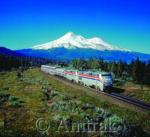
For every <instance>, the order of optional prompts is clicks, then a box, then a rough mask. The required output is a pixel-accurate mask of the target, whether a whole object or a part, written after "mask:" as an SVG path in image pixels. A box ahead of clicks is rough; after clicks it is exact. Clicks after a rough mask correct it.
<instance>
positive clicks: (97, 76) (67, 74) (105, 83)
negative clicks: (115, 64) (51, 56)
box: [41, 65, 113, 92]
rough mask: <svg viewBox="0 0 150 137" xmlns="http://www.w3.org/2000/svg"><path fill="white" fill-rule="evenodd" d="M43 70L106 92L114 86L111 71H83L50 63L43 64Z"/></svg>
mask: <svg viewBox="0 0 150 137" xmlns="http://www.w3.org/2000/svg"><path fill="white" fill-rule="evenodd" d="M41 71H43V72H45V73H47V74H50V75H56V76H60V77H63V78H66V79H68V80H70V81H72V82H76V83H79V84H82V85H84V86H88V87H93V88H96V89H97V90H98V91H103V92H105V91H106V90H107V89H111V88H112V86H113V78H112V73H111V72H103V71H93V70H88V71H81V70H76V69H69V68H63V67H58V66H50V65H41Z"/></svg>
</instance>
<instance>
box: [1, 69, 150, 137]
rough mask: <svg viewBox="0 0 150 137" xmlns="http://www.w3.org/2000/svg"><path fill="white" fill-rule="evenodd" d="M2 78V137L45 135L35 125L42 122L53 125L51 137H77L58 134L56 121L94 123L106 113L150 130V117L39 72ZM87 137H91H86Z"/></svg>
mask: <svg viewBox="0 0 150 137" xmlns="http://www.w3.org/2000/svg"><path fill="white" fill-rule="evenodd" d="M0 77H1V79H0V87H1V89H0V98H1V99H3V102H1V103H0V105H1V106H0V113H1V116H2V117H1V118H0V121H1V122H0V123H1V124H0V127H1V131H2V132H0V134H1V136H6V135H8V136H10V135H13V136H15V135H17V134H19V136H20V137H21V136H39V135H40V134H41V132H38V130H37V129H36V124H35V123H36V120H37V119H39V118H44V119H47V120H50V121H51V122H52V123H51V124H52V126H51V128H50V130H48V132H49V136H54V135H55V136H68V137H69V136H77V133H75V134H74V133H69V134H68V133H62V132H61V133H55V130H56V128H57V124H56V123H55V122H54V121H55V120H59V118H63V119H64V120H66V119H71V120H73V121H74V122H77V121H80V122H81V121H83V120H84V119H86V117H87V118H92V119H93V118H94V117H95V116H98V115H99V116H100V115H101V111H102V110H105V111H104V112H105V115H101V118H104V119H107V118H109V117H112V118H113V119H114V122H116V123H120V122H121V121H120V120H121V118H123V119H124V120H127V121H128V122H131V123H136V124H137V125H141V126H142V127H143V128H144V129H145V130H147V131H148V129H149V124H148V121H146V120H144V121H143V119H147V118H148V115H147V114H145V113H139V112H133V111H131V110H128V109H125V108H121V107H118V106H117V105H112V104H110V103H108V102H106V101H104V100H103V99H100V98H97V97H93V96H91V95H88V93H87V94H85V92H84V91H83V90H81V89H76V88H72V87H71V86H70V85H64V84H63V83H61V82H58V81H57V80H54V79H52V78H51V77H48V76H47V75H45V74H43V73H41V72H40V71H39V70H38V69H30V70H27V71H24V72H23V73H22V75H21V77H18V76H17V73H16V71H12V72H7V73H4V72H3V73H0ZM1 101H2V100H1ZM64 106H65V107H64ZM63 107H64V108H63ZM93 109H95V111H93ZM102 121H103V120H102ZM104 121H105V120H104ZM104 121H103V122H104ZM105 122H106V121H105ZM106 123H107V122H106ZM53 124H54V125H53ZM120 124H121V123H120ZM130 128H131V127H130ZM132 128H133V129H134V128H138V130H137V129H136V132H138V135H139V136H140V137H141V135H143V134H145V133H143V131H142V130H141V128H140V127H138V126H133V127H132ZM131 132H132V130H131ZM12 133H13V134H12ZM130 134H134V133H133V132H132V133H130ZM80 135H81V134H80ZM80 135H78V136H80ZM83 135H84V136H87V135H86V134H85V133H83ZM41 136H42V135H41ZM95 136H97V134H95ZM144 136H145V137H146V136H147V135H146V134H145V135H144ZM115 137H116V135H115Z"/></svg>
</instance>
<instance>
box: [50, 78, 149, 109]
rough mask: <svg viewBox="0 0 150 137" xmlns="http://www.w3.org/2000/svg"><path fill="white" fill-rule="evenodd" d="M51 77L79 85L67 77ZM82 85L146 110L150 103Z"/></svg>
mask: <svg viewBox="0 0 150 137" xmlns="http://www.w3.org/2000/svg"><path fill="white" fill-rule="evenodd" d="M50 76H52V75H50ZM52 77H53V78H55V79H57V80H61V81H66V82H67V83H70V84H74V85H78V86H81V85H79V84H77V83H74V82H71V81H69V80H67V79H64V78H62V77H59V76H52ZM83 87H85V88H87V89H89V90H90V91H92V92H96V93H98V94H103V95H105V96H108V97H111V98H113V99H116V100H119V101H122V102H125V103H128V104H129V105H133V106H136V107H138V108H142V109H144V110H148V111H149V110H150V104H149V103H145V102H143V101H141V100H137V99H134V98H131V97H129V96H125V95H122V94H117V93H114V92H112V93H107V92H100V91H97V90H96V89H93V88H90V87H87V86H82V88H83Z"/></svg>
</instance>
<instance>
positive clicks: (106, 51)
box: [17, 32, 150, 62]
mask: <svg viewBox="0 0 150 137" xmlns="http://www.w3.org/2000/svg"><path fill="white" fill-rule="evenodd" d="M17 53H21V54H24V55H27V56H31V57H40V58H46V59H54V60H63V61H70V60H73V59H76V58H84V59H89V58H97V59H99V58H103V59H104V60H107V61H112V60H113V61H118V60H122V61H125V62H130V61H132V60H133V59H136V58H139V59H140V60H142V61H148V60H150V55H149V54H144V53H138V52H134V51H132V52H131V51H130V50H127V49H121V48H118V47H115V46H112V45H111V44H108V43H107V42H105V41H103V40H102V39H101V38H97V37H95V38H91V39H86V38H84V37H82V36H80V35H75V34H74V33H72V32H69V33H67V34H65V35H64V36H62V37H61V38H59V39H57V40H54V41H51V42H48V43H45V44H41V45H36V46H33V47H32V48H29V49H22V50H17Z"/></svg>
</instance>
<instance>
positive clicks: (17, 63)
mask: <svg viewBox="0 0 150 137" xmlns="http://www.w3.org/2000/svg"><path fill="white" fill-rule="evenodd" d="M52 62H53V61H52V60H48V59H43V58H33V57H27V56H9V55H8V56H7V55H2V54H0V71H6V70H12V69H17V68H19V67H24V68H29V67H33V66H37V67H40V66H41V65H42V64H48V63H52Z"/></svg>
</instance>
